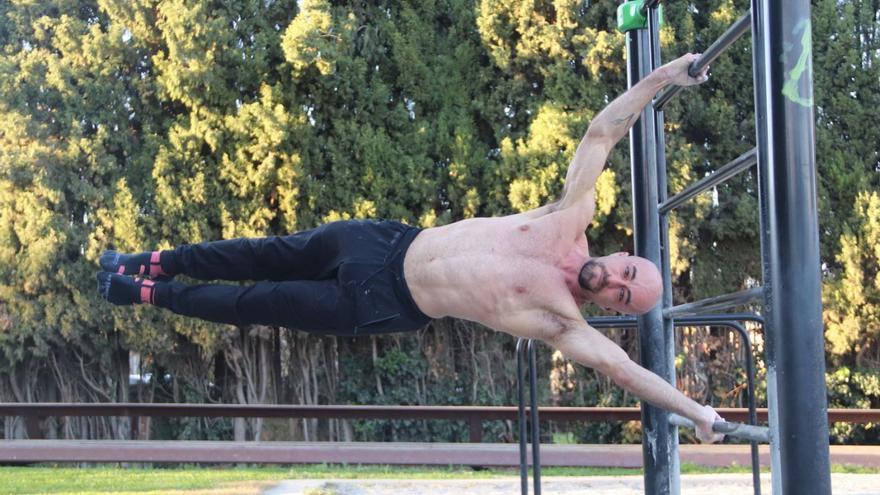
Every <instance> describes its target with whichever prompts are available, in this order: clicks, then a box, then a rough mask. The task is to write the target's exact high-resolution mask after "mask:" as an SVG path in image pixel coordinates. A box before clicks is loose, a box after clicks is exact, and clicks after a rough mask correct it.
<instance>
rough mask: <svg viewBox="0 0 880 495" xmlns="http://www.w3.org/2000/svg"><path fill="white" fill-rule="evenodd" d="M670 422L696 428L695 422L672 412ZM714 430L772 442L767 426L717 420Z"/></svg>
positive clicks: (733, 435) (755, 440)
mask: <svg viewBox="0 0 880 495" xmlns="http://www.w3.org/2000/svg"><path fill="white" fill-rule="evenodd" d="M669 422H670V423H672V424H674V425H676V426H680V427H682V428H691V429H693V428H694V422H693V421H691V420H689V419H688V418H685V417H683V416H679V415H678V414H670V415H669ZM712 431H714V432H716V433H724V434H725V435H730V436H732V437H736V438H744V439H746V440H751V441H753V442H762V443H770V428H767V427H766V426H754V425H747V424H743V423H730V422H727V421H716V422H715V424H714V425H712Z"/></svg>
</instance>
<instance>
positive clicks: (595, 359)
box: [547, 320, 724, 442]
mask: <svg viewBox="0 0 880 495" xmlns="http://www.w3.org/2000/svg"><path fill="white" fill-rule="evenodd" d="M547 343H548V344H550V345H552V346H553V347H555V348H556V349H558V350H559V351H560V352H562V353H563V355H565V356H566V357H567V358H569V359H572V360H573V361H575V362H577V363H579V364H581V365H584V366H587V367H590V368H594V369H595V370H596V371H598V372H600V373H602V374H604V375H606V376H608V377H609V378H611V379H612V380H613V381H614V383H616V384H617V385H618V386H619V387H621V388H623V389H624V390H627V391H628V392H630V393H632V394H633V395H635V396H636V397H639V398H640V399H642V400H644V401H646V402H649V403H651V404H653V405H654V406H656V407H659V408H661V409H665V410H667V411H671V412H674V413H677V414H679V415H681V416H684V417H686V418H689V419H690V420H692V421H693V422H694V424H696V425H697V437H698V438H699V439H700V441H701V442H717V441H720V440H721V439H722V438H724V435H720V434H717V433H714V432H712V423H714V422H715V421H720V420H721V417H720V416H718V414H717V413H716V412H715V410H714V409H712V408H711V407H709V406H701V405H700V404H698V403H696V402H694V401H693V400H691V399H690V398H688V397H687V396H686V395H684V394H683V393H681V392H680V391H679V390H678V389H676V388H675V387H673V386H672V385H670V384H669V383H667V382H666V381H665V380H663V379H662V378H660V377H659V376H657V375H655V374H654V373H651V372H650V371H648V370H646V369H645V368H643V367H641V366H639V365H638V364H637V363H635V362H633V361H632V360H631V359H630V358H629V356H628V355H627V354H626V352H624V351H623V349H621V348H620V347H619V346H618V345H617V344H615V343H614V342H612V341H611V340H609V339H608V338H607V337H605V336H604V335H602V334H601V333H599V331H597V330H596V329H594V328H592V327H590V326H589V325H587V323H586V322H584V321H583V320H581V321H580V322H573V323H572V324H571V325H570V326H568V327H566V329H565V330H562V331H560V332H559V333H557V334H555V335H554V336H553V337H552V338H551V339H547Z"/></svg>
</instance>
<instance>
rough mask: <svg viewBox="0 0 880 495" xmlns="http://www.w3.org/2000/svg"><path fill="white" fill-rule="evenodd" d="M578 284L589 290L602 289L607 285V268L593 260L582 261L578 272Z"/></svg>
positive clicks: (597, 290)
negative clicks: (582, 264)
mask: <svg viewBox="0 0 880 495" xmlns="http://www.w3.org/2000/svg"><path fill="white" fill-rule="evenodd" d="M578 285H580V286H581V287H583V288H584V289H586V290H588V291H590V292H599V291H600V290H602V289H604V288H605V286H606V285H608V270H606V269H605V265H604V264H602V263H599V262H598V261H594V260H590V261H587V262H586V263H584V266H583V267H582V268H581V272H580V274H578Z"/></svg>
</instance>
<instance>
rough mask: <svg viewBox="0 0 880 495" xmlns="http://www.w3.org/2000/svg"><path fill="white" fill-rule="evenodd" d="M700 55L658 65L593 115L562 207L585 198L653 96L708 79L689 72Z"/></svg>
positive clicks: (567, 182) (571, 168) (573, 163)
mask: <svg viewBox="0 0 880 495" xmlns="http://www.w3.org/2000/svg"><path fill="white" fill-rule="evenodd" d="M697 57H698V55H693V54H687V55H684V56H682V57H679V58H678V59H676V60H673V61H671V62H669V63H668V64H666V65H664V66H663V67H660V68H658V69H657V70H655V71H653V72H652V73H651V74H649V75H648V76H647V77H645V78H644V79H642V80H641V81H639V82H638V83H637V84H635V85H634V86H633V87H632V88H630V89H629V90H628V91H626V92H625V93H623V94H622V95H620V96H618V97H617V98H616V99H615V100H614V101H612V102H611V103H610V104H608V106H606V107H605V108H604V109H603V110H602V111H601V112H599V115H597V116H596V117H595V118H593V121H592V122H591V123H590V127H589V128H588V129H587V132H586V134H584V137H583V138H582V139H581V142H580V144H578V148H577V151H575V155H574V158H573V159H572V161H571V164H570V165H569V167H568V172H567V173H566V176H565V188H564V189H563V196H562V200H561V201H560V208H568V207H570V206H573V205H576V204H578V203H579V202H581V201H583V200H584V198H585V197H586V195H587V192H589V191H590V190H592V189H593V187H594V186H595V184H596V180H597V179H598V178H599V174H601V173H602V169H603V168H604V167H605V161H606V158H607V157H608V153H610V152H611V149H612V148H613V147H614V146H615V145H616V144H617V142H618V141H620V140H621V139H623V137H624V136H626V133H627V132H628V131H629V129H630V128H631V127H632V126H633V124H635V123H636V121H637V120H638V119H639V116H640V114H641V112H642V109H644V108H645V106H647V105H648V104H649V103H650V102H651V100H652V99H653V98H654V95H656V94H657V93H658V92H659V91H660V90H661V89H663V88H665V87H666V86H668V85H670V84H675V85H678V86H691V85H694V84H700V83H702V82H704V81H706V79H707V76H706V72H705V71H704V72H703V73H701V74H699V75H698V76H697V77H690V76H689V75H688V73H687V71H688V68H689V67H690V64H691V63H692V62H693V61H694V60H696V59H697ZM706 70H708V68H707V69H706Z"/></svg>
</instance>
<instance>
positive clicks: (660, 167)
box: [647, 2, 681, 495]
mask: <svg viewBox="0 0 880 495" xmlns="http://www.w3.org/2000/svg"><path fill="white" fill-rule="evenodd" d="M658 5H659V2H658ZM647 14H648V15H647V17H648V33H649V37H650V39H649V41H650V44H651V70H654V69H656V68H658V67H660V66H661V65H663V58H662V56H661V53H660V11H659V10H658V9H657V7H656V6H655V7H654V8H651V9H649V10H648V12H647ZM649 108H650V107H649ZM663 125H664V116H663V112H662V111H659V112H658V111H655V112H654V136H655V137H654V139H655V140H656V141H655V147H656V156H657V158H656V160H657V203H658V205H659V203H662V202H664V201H666V197H667V195H668V192H669V191H668V186H667V182H666V133H665V132H664V130H663ZM658 210H659V208H658ZM657 214H658V215H659V221H660V273H661V275H662V277H663V300H662V305H663V308H671V307H672V305H673V301H672V272H671V269H670V260H669V253H670V251H669V219H668V218H667V217H666V215H660V214H659V211H658V212H657ZM663 336H664V339H665V343H664V346H665V347H666V365H667V372H666V373H667V374H666V377H667V379H668V380H669V382H670V383H672V384H675V328H674V325H673V322H672V318H664V319H663ZM669 428H670V430H671V431H670V442H671V448H670V456H671V459H670V466H669V485H670V486H669V490H670V493H672V494H673V495H678V494H679V493H681V475H680V474H681V458H680V456H679V455H678V427H677V426H675V425H670V426H669Z"/></svg>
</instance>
